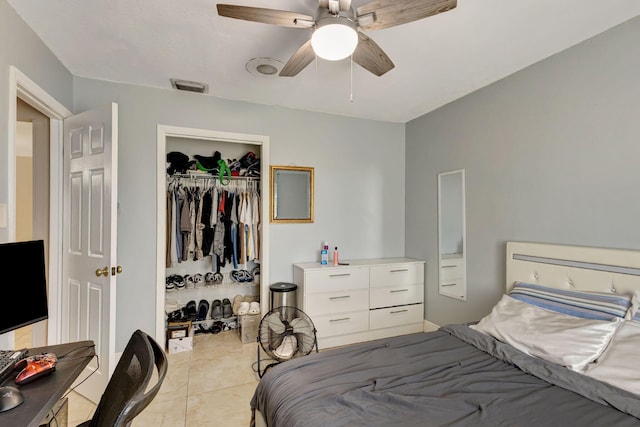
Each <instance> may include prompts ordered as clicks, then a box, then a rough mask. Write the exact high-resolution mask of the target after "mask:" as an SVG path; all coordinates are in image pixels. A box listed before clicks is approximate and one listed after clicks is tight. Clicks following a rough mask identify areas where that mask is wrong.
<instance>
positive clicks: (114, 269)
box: [111, 266, 122, 276]
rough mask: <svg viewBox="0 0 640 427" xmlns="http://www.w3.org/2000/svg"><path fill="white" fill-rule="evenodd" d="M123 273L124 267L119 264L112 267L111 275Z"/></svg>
mask: <svg viewBox="0 0 640 427" xmlns="http://www.w3.org/2000/svg"><path fill="white" fill-rule="evenodd" d="M120 273H122V267H121V266H117V267H111V275H112V276H115V275H116V274H120Z"/></svg>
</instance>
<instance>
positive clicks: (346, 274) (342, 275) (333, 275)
mask: <svg viewBox="0 0 640 427" xmlns="http://www.w3.org/2000/svg"><path fill="white" fill-rule="evenodd" d="M345 276H346V277H348V276H351V273H343V274H330V275H329V277H345Z"/></svg>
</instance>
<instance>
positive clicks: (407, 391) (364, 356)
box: [251, 325, 640, 427]
mask: <svg viewBox="0 0 640 427" xmlns="http://www.w3.org/2000/svg"><path fill="white" fill-rule="evenodd" d="M251 408H252V411H253V410H254V409H255V408H258V409H259V410H260V412H261V413H262V414H263V415H264V417H265V418H266V421H267V424H268V425H269V426H270V427H296V426H298V427H303V426H304V427H314V426H332V427H333V426H349V427H352V426H492V427H493V426H544V427H547V426H640V419H639V418H640V397H639V396H636V395H634V394H631V393H628V392H625V391H623V390H620V389H618V388H616V387H613V386H610V385H608V384H606V383H602V382H599V381H596V380H594V379H591V378H589V377H586V376H584V375H581V374H578V373H575V372H572V371H569V370H567V369H565V368H563V367H560V366H558V365H555V364H552V363H548V362H545V361H544V360H541V359H536V358H532V357H530V356H527V355H525V354H523V353H521V352H519V351H518V350H515V349H514V348H513V347H510V346H508V345H505V344H502V343H500V342H499V341H496V340H494V339H492V338H490V337H488V336H485V335H483V334H481V333H479V332H477V331H474V330H472V329H470V328H468V327H467V326H465V325H449V326H445V327H442V328H440V330H438V331H435V332H429V333H419V334H411V335H405V336H400V337H393V338H388V339H382V340H377V341H371V342H368V343H362V344H358V345H354V346H349V347H343V348H338V349H334V350H330V351H324V352H321V353H317V354H316V353H313V354H311V355H309V356H305V357H301V358H298V359H293V360H290V361H288V362H285V363H281V364H278V365H276V366H274V367H272V368H269V369H268V370H267V372H266V373H265V374H264V376H263V377H262V379H261V381H260V383H259V384H258V387H257V389H256V391H255V394H254V396H253V399H252V400H251Z"/></svg>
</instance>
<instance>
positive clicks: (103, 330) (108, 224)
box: [62, 103, 118, 402]
mask: <svg viewBox="0 0 640 427" xmlns="http://www.w3.org/2000/svg"><path fill="white" fill-rule="evenodd" d="M117 114H118V109H117V104H115V103H112V104H109V105H106V106H103V107H100V108H96V109H93V110H90V111H85V112H83V113H80V114H78V115H75V116H72V117H69V118H67V119H65V122H64V135H65V137H64V148H63V155H64V165H63V168H64V177H65V178H64V179H65V182H64V194H63V200H64V225H63V272H62V275H63V281H62V282H63V289H62V301H63V302H62V304H63V310H62V340H63V342H65V341H78V340H92V341H93V342H94V343H95V345H96V348H95V352H96V355H97V356H98V360H94V361H92V362H91V363H90V364H89V366H88V367H87V368H86V369H85V372H84V375H81V376H80V377H79V381H81V380H84V379H85V378H87V379H86V381H84V382H81V383H80V384H79V385H78V388H77V389H76V390H77V391H78V392H79V393H81V394H82V395H84V396H85V397H87V398H88V399H90V400H92V401H94V402H98V400H99V399H100V396H101V395H102V393H103V391H104V389H105V387H106V385H107V382H108V380H109V376H110V374H111V372H113V369H114V367H115V362H116V361H115V360H114V359H115V299H116V287H115V284H116V276H115V271H116V270H115V269H113V272H114V273H113V275H112V274H111V271H112V268H111V267H112V266H115V265H116V263H117V259H116V232H117V224H116V219H117V216H116V206H117V182H116V181H117V179H116V177H117V174H116V173H115V170H116V169H115V168H116V161H117ZM103 271H104V273H103ZM98 361H99V363H98Z"/></svg>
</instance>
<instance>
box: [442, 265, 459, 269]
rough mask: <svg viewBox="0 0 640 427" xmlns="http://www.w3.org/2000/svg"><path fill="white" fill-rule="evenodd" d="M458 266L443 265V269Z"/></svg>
mask: <svg viewBox="0 0 640 427" xmlns="http://www.w3.org/2000/svg"><path fill="white" fill-rule="evenodd" d="M456 267H457V265H443V266H442V267H441V268H456Z"/></svg>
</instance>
